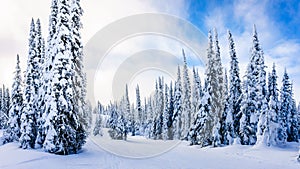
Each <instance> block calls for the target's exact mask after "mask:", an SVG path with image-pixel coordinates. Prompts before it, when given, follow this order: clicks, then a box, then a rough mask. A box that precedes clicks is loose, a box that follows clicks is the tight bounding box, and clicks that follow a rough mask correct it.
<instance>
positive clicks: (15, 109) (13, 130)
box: [3, 55, 23, 143]
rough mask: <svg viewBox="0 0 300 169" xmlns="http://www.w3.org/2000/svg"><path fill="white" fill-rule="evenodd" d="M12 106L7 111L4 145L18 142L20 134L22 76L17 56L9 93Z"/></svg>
mask: <svg viewBox="0 0 300 169" xmlns="http://www.w3.org/2000/svg"><path fill="white" fill-rule="evenodd" d="M11 100H12V104H11V107H10V110H9V120H8V128H7V129H6V130H5V132H4V140H3V141H4V143H7V142H13V141H19V137H20V135H21V133H20V124H21V121H20V116H21V110H22V106H23V92H22V76H21V68H20V59H19V55H17V65H16V70H15V77H14V81H13V85H12V93H11Z"/></svg>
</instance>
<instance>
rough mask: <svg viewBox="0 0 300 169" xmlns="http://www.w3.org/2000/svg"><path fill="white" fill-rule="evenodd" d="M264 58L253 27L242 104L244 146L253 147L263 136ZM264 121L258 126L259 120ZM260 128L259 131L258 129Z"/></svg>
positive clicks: (265, 102)
mask: <svg viewBox="0 0 300 169" xmlns="http://www.w3.org/2000/svg"><path fill="white" fill-rule="evenodd" d="M264 69H265V65H264V56H263V51H262V49H261V46H260V43H259V40H258V36H257V31H256V27H255V25H254V27H253V36H252V48H251V57H250V63H249V65H248V67H247V72H246V80H245V82H244V93H243V95H244V96H243V101H242V103H241V105H242V108H241V112H242V118H241V121H240V123H241V122H243V124H240V133H241V136H240V137H241V141H242V144H247V145H248V144H250V145H253V144H255V143H256V140H257V135H262V133H263V130H264V128H265V126H264V122H263V121H264V120H263V119H265V118H264V117H265V114H266V112H267V111H268V105H267V99H266V96H267V90H266V88H267V87H266V72H265V70H264ZM259 117H261V118H260V119H262V120H261V121H260V123H259V126H258V119H259ZM258 127H259V130H257V128H258Z"/></svg>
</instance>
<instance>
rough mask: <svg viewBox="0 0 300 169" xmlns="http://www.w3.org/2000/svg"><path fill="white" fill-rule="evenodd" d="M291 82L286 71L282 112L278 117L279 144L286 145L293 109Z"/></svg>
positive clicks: (281, 102)
mask: <svg viewBox="0 0 300 169" xmlns="http://www.w3.org/2000/svg"><path fill="white" fill-rule="evenodd" d="M291 101H292V100H291V82H290V78H289V76H288V74H287V71H286V70H285V71H284V74H283V79H282V87H281V90H280V111H279V116H278V123H279V127H278V141H277V142H278V144H279V145H285V144H286V142H287V138H288V128H289V125H288V124H289V121H288V120H289V119H288V117H289V115H290V113H291V109H292V105H291V104H292V102H291Z"/></svg>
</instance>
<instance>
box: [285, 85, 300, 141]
mask: <svg viewBox="0 0 300 169" xmlns="http://www.w3.org/2000/svg"><path fill="white" fill-rule="evenodd" d="M290 95H291V112H290V115H289V116H288V127H289V128H288V138H287V140H288V141H289V142H299V140H298V139H299V135H298V130H299V125H298V118H299V117H298V116H299V115H298V111H297V106H296V101H295V99H294V93H293V83H291V94H290Z"/></svg>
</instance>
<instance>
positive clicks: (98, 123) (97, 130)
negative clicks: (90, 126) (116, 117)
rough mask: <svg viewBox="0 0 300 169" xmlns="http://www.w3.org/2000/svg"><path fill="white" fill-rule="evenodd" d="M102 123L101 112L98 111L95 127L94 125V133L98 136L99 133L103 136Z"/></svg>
mask: <svg viewBox="0 0 300 169" xmlns="http://www.w3.org/2000/svg"><path fill="white" fill-rule="evenodd" d="M101 125H102V118H101V114H99V113H97V114H96V122H95V127H94V130H93V135H94V136H97V135H100V136H102V135H103V131H102V126H101Z"/></svg>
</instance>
